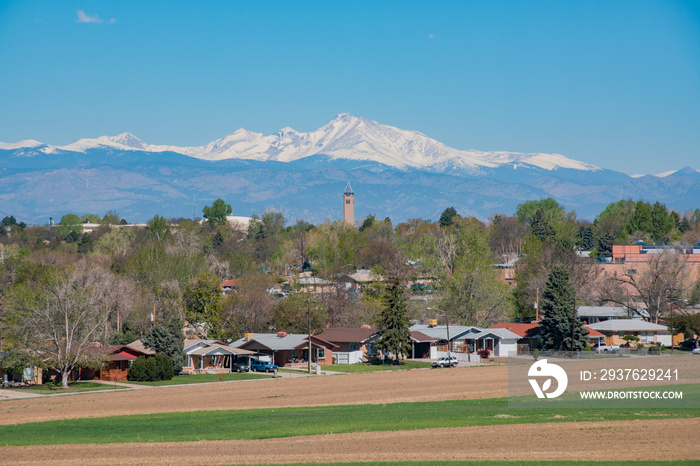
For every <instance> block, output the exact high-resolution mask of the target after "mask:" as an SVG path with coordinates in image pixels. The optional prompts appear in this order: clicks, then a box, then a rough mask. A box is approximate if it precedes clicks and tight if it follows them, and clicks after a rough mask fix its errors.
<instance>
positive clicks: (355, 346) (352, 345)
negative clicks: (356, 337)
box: [350, 342, 357, 351]
mask: <svg viewBox="0 0 700 466" xmlns="http://www.w3.org/2000/svg"><path fill="white" fill-rule="evenodd" d="M350 351H357V344H356V343H355V342H352V343H350Z"/></svg>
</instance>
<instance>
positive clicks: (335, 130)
mask: <svg viewBox="0 0 700 466" xmlns="http://www.w3.org/2000/svg"><path fill="white" fill-rule="evenodd" d="M23 143H27V145H23ZM23 143H17V144H14V145H9V144H5V146H7V149H12V148H15V149H16V148H19V147H32V148H35V147H37V146H40V145H42V143H39V142H38V141H23ZM10 146H12V147H10ZM0 148H2V146H0ZM98 148H113V149H118V150H138V151H146V152H176V153H180V154H183V155H187V156H190V157H196V158H199V159H204V160H213V161H214V160H226V159H243V160H258V161H277V162H293V161H295V160H300V159H303V158H306V157H310V156H313V155H318V154H323V155H327V156H329V157H331V158H332V159H345V160H356V161H371V162H378V163H381V164H383V165H388V166H390V167H394V168H398V169H407V168H417V169H424V170H425V169H427V170H431V171H443V170H446V169H458V170H464V171H466V172H468V173H472V174H479V173H482V169H483V168H496V167H500V166H503V165H512V166H513V168H517V167H518V166H520V165H529V166H534V167H538V168H541V169H545V170H555V169H558V168H570V169H575V170H586V171H596V170H600V169H599V168H598V167H595V166H593V165H590V164H587V163H583V162H579V161H576V160H572V159H569V158H567V157H564V156H563V155H560V154H543V153H531V154H521V153H516V152H485V151H477V150H459V149H454V148H451V147H448V146H446V145H445V144H443V143H441V142H439V141H436V140H434V139H431V138H429V137H427V136H425V135H424V134H422V133H419V132H417V131H407V130H402V129H399V128H395V127H393V126H387V125H382V124H380V123H377V122H376V121H372V120H368V119H366V118H358V117H354V116H352V115H349V114H346V113H344V114H340V115H338V116H337V117H336V118H335V119H334V120H332V121H330V122H328V123H327V124H325V125H323V126H321V127H320V128H318V129H316V130H314V131H309V132H307V133H300V132H298V131H295V130H293V129H292V128H283V129H281V130H279V131H277V132H276V133H275V134H271V135H267V136H264V135H263V134H261V133H255V132H252V131H248V130H245V129H243V128H241V129H238V130H236V131H234V132H233V133H231V134H229V135H227V136H225V137H223V138H221V139H217V140H215V141H212V142H210V143H209V144H206V145H204V146H196V147H178V146H168V145H152V144H147V143H145V142H143V141H142V140H140V139H139V138H137V137H136V136H134V135H132V134H130V133H122V134H120V135H118V136H101V137H98V138H95V139H80V140H78V141H76V142H74V143H71V144H68V145H65V146H58V147H55V149H58V150H60V151H67V152H85V151H87V150H90V149H98ZM53 149H54V147H53V146H46V147H45V150H44V152H47V151H49V153H50V152H52V151H53Z"/></svg>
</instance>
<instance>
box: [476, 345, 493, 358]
mask: <svg viewBox="0 0 700 466" xmlns="http://www.w3.org/2000/svg"><path fill="white" fill-rule="evenodd" d="M476 353H477V354H478V355H479V356H481V358H482V359H486V358H488V357H489V356H490V355H491V350H490V349H488V348H484V349H480V350H479V351H477V352H476Z"/></svg>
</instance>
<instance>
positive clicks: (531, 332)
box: [490, 322, 540, 338]
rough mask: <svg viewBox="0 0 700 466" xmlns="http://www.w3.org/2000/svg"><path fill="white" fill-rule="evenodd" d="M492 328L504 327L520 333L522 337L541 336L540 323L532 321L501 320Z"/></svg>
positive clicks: (517, 333)
mask: <svg viewBox="0 0 700 466" xmlns="http://www.w3.org/2000/svg"><path fill="white" fill-rule="evenodd" d="M490 328H504V329H506V330H510V331H511V332H513V333H515V334H516V335H518V336H519V337H520V338H539V336H540V324H538V323H537V322H531V323H529V324H520V323H511V322H499V323H497V324H495V325H492V326H491V327H490Z"/></svg>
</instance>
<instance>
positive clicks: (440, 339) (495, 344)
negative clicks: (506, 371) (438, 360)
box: [410, 324, 520, 360]
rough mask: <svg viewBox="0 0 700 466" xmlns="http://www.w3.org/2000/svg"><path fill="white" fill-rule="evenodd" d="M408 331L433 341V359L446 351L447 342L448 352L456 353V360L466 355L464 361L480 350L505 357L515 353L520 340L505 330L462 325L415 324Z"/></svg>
mask: <svg viewBox="0 0 700 466" xmlns="http://www.w3.org/2000/svg"><path fill="white" fill-rule="evenodd" d="M410 330H411V331H412V332H414V331H415V332H420V333H422V334H424V335H426V336H428V337H430V338H433V339H435V343H434V346H435V347H436V349H435V351H434V352H431V357H433V358H434V357H439V356H442V354H439V353H440V352H446V351H447V350H448V344H447V343H448V341H449V351H450V352H453V353H457V357H458V358H459V357H460V356H459V354H460V353H463V354H466V355H467V356H466V357H464V359H465V360H469V359H470V356H468V355H469V354H471V353H475V352H477V351H479V350H481V349H488V350H490V351H491V352H492V354H493V355H494V356H496V357H505V356H508V355H509V353H511V352H516V351H517V342H518V340H519V338H520V337H519V336H518V335H516V334H515V333H513V332H511V331H509V330H507V329H484V328H480V327H474V326H463V325H450V326H446V325H422V324H416V325H413V326H412V327H410ZM432 344H433V343H431V345H432ZM431 351H432V350H431Z"/></svg>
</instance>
